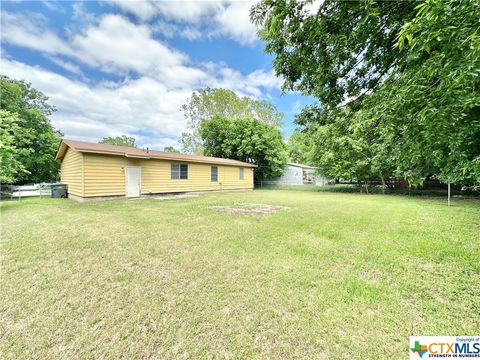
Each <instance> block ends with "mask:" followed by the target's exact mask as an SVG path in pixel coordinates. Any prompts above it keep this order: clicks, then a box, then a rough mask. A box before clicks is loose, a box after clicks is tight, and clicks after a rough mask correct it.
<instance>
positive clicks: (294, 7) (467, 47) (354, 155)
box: [252, 0, 480, 184]
mask: <svg viewBox="0 0 480 360" xmlns="http://www.w3.org/2000/svg"><path fill="white" fill-rule="evenodd" d="M479 12H480V4H479V3H478V1H475V0H465V1H454V0H449V1H447V0H426V1H424V2H393V1H392V2H390V1H358V2H340V1H328V0H327V1H325V2H324V3H323V4H322V5H321V6H320V9H319V10H318V13H316V14H312V13H310V12H308V11H307V10H306V5H305V2H288V1H275V2H273V1H270V0H265V1H263V2H261V3H260V4H259V5H257V6H256V7H254V8H253V10H252V18H253V19H254V20H256V21H257V24H259V26H260V27H261V29H260V35H261V37H262V38H263V39H264V40H266V41H267V46H266V50H267V51H269V52H272V53H274V54H275V56H276V58H275V60H274V66H275V70H276V73H277V75H282V76H284V78H285V87H286V88H289V89H297V90H301V91H303V92H304V93H305V94H311V95H314V96H316V97H317V98H318V99H319V100H320V104H321V105H317V106H313V107H310V108H307V109H305V110H304V111H303V113H302V114H301V116H299V117H298V118H297V120H296V121H297V123H298V124H299V125H300V126H302V127H304V128H305V129H306V130H307V131H309V132H311V133H315V135H314V136H315V137H316V141H315V148H316V149H315V156H314V158H315V161H316V162H317V164H318V165H319V167H321V168H323V169H324V170H325V171H326V172H327V173H329V174H330V175H331V176H352V177H355V178H357V179H365V180H368V179H370V180H371V179H374V180H376V179H378V180H380V179H381V178H383V177H385V176H402V177H405V178H407V179H408V180H409V182H410V183H412V184H420V183H421V182H422V181H423V179H424V178H425V176H427V175H436V176H437V177H439V178H440V179H441V180H443V181H445V182H463V183H472V182H476V183H478V182H480V165H479V164H480V117H479V114H480V92H479V91H478V89H479V86H480V76H479V75H480V35H479V34H480V22H479V21H478V13H479Z"/></svg>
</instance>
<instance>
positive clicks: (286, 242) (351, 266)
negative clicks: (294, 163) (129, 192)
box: [0, 190, 480, 359]
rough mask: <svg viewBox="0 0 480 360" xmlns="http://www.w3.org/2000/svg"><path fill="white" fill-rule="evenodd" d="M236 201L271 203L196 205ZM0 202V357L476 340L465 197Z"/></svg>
mask: <svg viewBox="0 0 480 360" xmlns="http://www.w3.org/2000/svg"><path fill="white" fill-rule="evenodd" d="M240 203H257V204H269V205H279V206H283V207H284V208H283V209H282V210H280V211H278V212H275V213H270V214H265V215H258V214H257V215H245V214H242V213H235V212H234V213H231V212H223V211H221V209H222V208H211V206H230V207H236V206H238V204H240ZM0 206H1V212H2V219H1V220H2V242H1V288H0V325H1V327H0V342H1V353H0V357H1V358H2V359H14V358H39V359H53V358H65V359H67V358H78V357H82V358H92V359H93V358H119V357H121V356H123V357H124V358H126V359H133V358H158V359H162V358H178V357H180V358H237V359H247V358H276V359H280V358H281V359H285V358H292V359H298V358H309V359H310V358H337V359H338V358H351V357H355V358H362V359H364V358H371V359H376V358H406V357H408V337H409V336H410V335H478V334H479V333H480V317H479V315H478V314H480V260H479V257H480V235H479V229H480V203H479V202H478V201H472V200H459V201H456V202H454V205H453V206H452V207H450V208H448V207H447V206H446V201H445V199H426V198H409V197H402V196H388V195H386V196H381V195H360V194H332V193H314V192H301V191H272V190H264V191H253V192H237V193H212V194H207V195H203V196H200V197H196V198H183V199H176V200H165V201H160V200H155V199H147V200H137V201H126V200H118V201H104V202H90V203H83V204H82V203H76V202H73V201H69V200H62V199H22V200H21V201H8V202H2V203H1V204H0ZM251 207H254V206H253V205H251V204H250V205H247V206H245V207H244V208H246V209H250V208H251Z"/></svg>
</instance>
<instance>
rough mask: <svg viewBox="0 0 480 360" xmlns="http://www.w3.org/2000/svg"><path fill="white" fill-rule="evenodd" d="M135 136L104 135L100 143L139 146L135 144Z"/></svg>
mask: <svg viewBox="0 0 480 360" xmlns="http://www.w3.org/2000/svg"><path fill="white" fill-rule="evenodd" d="M135 141H136V140H135V138H134V137H131V136H127V135H121V136H114V137H111V136H109V137H104V138H103V139H102V140H101V141H99V144H110V145H117V146H128V147H137V146H136V145H135Z"/></svg>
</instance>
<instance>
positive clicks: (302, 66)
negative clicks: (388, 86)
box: [250, 0, 417, 108]
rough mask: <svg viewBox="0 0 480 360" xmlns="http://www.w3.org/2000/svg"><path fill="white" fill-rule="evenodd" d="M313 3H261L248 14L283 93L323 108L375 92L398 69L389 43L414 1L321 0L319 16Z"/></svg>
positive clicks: (283, 0)
mask: <svg viewBox="0 0 480 360" xmlns="http://www.w3.org/2000/svg"><path fill="white" fill-rule="evenodd" d="M312 2H313V1H289V0H279V1H277V0H275V1H274V0H263V1H261V2H260V3H258V4H257V5H255V6H254V7H253V8H252V9H251V12H250V17H251V19H252V21H253V22H254V23H255V24H256V25H257V26H258V27H259V32H258V33H259V36H260V38H261V39H262V40H264V41H265V42H266V46H265V51H266V52H267V53H271V54H274V55H275V58H274V60H273V67H274V70H275V73H276V75H277V76H281V77H283V78H284V84H283V87H284V89H288V90H296V91H301V92H303V93H304V94H307V95H312V96H315V97H316V98H318V99H319V100H320V102H321V103H322V104H323V106H324V107H326V108H332V107H335V106H337V105H339V104H342V103H344V102H346V101H349V100H351V99H355V98H357V97H361V95H362V94H366V93H368V92H369V91H372V90H374V89H376V88H377V87H378V86H379V85H380V84H381V83H382V82H383V80H384V78H385V77H386V76H387V75H388V74H389V73H390V72H391V71H392V69H394V68H396V67H397V66H398V60H399V52H398V51H397V50H396V49H395V48H394V47H393V45H394V44H395V42H396V37H397V34H398V32H399V31H400V29H401V27H402V26H403V25H404V24H405V23H406V22H407V21H409V20H411V19H413V18H414V16H415V8H414V7H415V6H416V5H417V2H416V1H370V0H362V1H337V0H325V1H324V2H323V3H322V4H321V5H320V7H319V8H318V11H317V12H313V11H312V10H309V8H311V4H312Z"/></svg>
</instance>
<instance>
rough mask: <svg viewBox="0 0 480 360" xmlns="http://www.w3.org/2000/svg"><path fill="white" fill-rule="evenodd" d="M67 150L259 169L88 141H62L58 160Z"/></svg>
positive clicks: (212, 159) (227, 161)
mask: <svg viewBox="0 0 480 360" xmlns="http://www.w3.org/2000/svg"><path fill="white" fill-rule="evenodd" d="M67 148H72V149H73V150H75V151H79V152H85V153H94V154H107V155H117V156H125V157H129V158H139V159H162V160H176V161H186V162H197V163H208V164H218V165H233V166H244V167H257V165H254V164H250V163H247V162H243V161H239V160H232V159H223V158H217V157H211V156H199V155H189V154H179V153H170V152H164V151H156V150H149V149H138V148H132V147H128V146H117V145H109V144H95V143H90V142H86V141H77V140H68V139H62V141H61V143H60V146H59V148H58V151H57V155H56V157H55V158H56V159H57V160H62V159H63V157H64V156H65V152H66V151H67Z"/></svg>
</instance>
